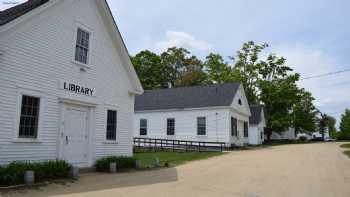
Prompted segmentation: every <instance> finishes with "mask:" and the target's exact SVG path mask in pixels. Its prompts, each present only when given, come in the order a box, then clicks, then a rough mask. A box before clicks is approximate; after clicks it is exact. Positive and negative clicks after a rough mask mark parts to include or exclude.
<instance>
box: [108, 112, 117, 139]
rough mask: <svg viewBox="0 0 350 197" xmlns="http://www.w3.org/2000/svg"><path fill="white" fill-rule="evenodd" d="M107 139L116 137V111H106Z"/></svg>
mask: <svg viewBox="0 0 350 197" xmlns="http://www.w3.org/2000/svg"><path fill="white" fill-rule="evenodd" d="M106 138H107V140H116V139H117V111H113V110H108V111H107V134H106Z"/></svg>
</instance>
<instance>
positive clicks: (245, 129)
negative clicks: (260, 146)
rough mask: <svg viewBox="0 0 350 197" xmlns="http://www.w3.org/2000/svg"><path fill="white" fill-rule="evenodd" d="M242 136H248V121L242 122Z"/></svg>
mask: <svg viewBox="0 0 350 197" xmlns="http://www.w3.org/2000/svg"><path fill="white" fill-rule="evenodd" d="M244 137H249V134H248V122H244Z"/></svg>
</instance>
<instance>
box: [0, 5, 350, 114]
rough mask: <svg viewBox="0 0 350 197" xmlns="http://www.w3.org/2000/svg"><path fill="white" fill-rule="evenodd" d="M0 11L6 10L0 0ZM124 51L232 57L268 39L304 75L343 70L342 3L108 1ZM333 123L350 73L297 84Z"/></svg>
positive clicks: (346, 97) (348, 50)
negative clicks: (172, 51)
mask: <svg viewBox="0 0 350 197" xmlns="http://www.w3.org/2000/svg"><path fill="white" fill-rule="evenodd" d="M0 1H1V2H2V4H0V9H4V8H5V7H9V6H11V5H4V4H3V3H4V2H7V3H9V2H10V3H11V2H23V0H18V1H5V0H0ZM108 2H109V4H110V7H111V9H112V13H113V15H114V16H115V19H116V21H117V23H118V26H119V29H120V31H121V33H122V35H123V37H124V40H125V43H126V45H127V47H128V49H129V51H130V53H131V54H135V53H137V52H138V51H140V50H144V49H149V50H152V51H155V52H161V51H163V50H164V49H166V48H167V47H172V46H178V47H185V48H187V49H189V50H190V51H191V52H192V53H193V54H195V55H197V56H199V57H201V58H203V57H205V56H206V55H207V54H208V53H209V52H216V53H220V54H221V55H223V56H224V57H228V56H232V55H234V54H235V52H236V51H237V50H239V48H240V47H241V46H242V44H243V43H244V42H246V41H249V40H253V41H255V42H258V43H259V42H267V43H269V44H270V46H271V47H270V48H269V50H268V52H273V53H276V54H277V55H283V56H284V57H286V58H287V60H288V65H289V66H291V67H292V68H294V69H295V71H297V72H299V73H300V74H301V75H302V76H303V77H307V76H313V75H318V74H323V73H328V72H332V71H338V70H343V69H349V68H350V63H349V61H348V58H349V55H350V36H349V35H350V25H349V22H348V21H349V18H350V12H349V8H350V1H348V0H317V1H316V0H308V1H305V0H304V1H302V0H290V1H285V0H265V1H261V0H220V1H214V0H187V1H185V0H173V1H168V0H148V1H140V0H108ZM299 85H300V86H301V87H305V88H306V89H307V90H309V91H311V92H312V93H313V95H314V96H315V97H316V99H317V100H316V102H315V104H316V106H317V107H318V108H319V109H321V110H322V111H323V112H326V113H328V114H329V115H332V116H335V117H337V118H338V119H339V117H340V114H341V113H342V112H343V111H344V109H345V108H350V72H346V73H343V74H339V75H334V76H329V77H324V78H318V79H312V80H305V81H302V82H300V83H299Z"/></svg>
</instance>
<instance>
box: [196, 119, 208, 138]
mask: <svg viewBox="0 0 350 197" xmlns="http://www.w3.org/2000/svg"><path fill="white" fill-rule="evenodd" d="M206 134H207V130H206V118H205V117H198V118H197V135H206Z"/></svg>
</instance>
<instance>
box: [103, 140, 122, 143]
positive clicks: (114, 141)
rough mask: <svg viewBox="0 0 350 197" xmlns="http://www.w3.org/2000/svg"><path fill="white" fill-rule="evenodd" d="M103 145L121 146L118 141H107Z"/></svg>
mask: <svg viewBox="0 0 350 197" xmlns="http://www.w3.org/2000/svg"><path fill="white" fill-rule="evenodd" d="M103 144H119V143H118V142H117V141H108V140H105V141H104V142H103Z"/></svg>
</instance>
